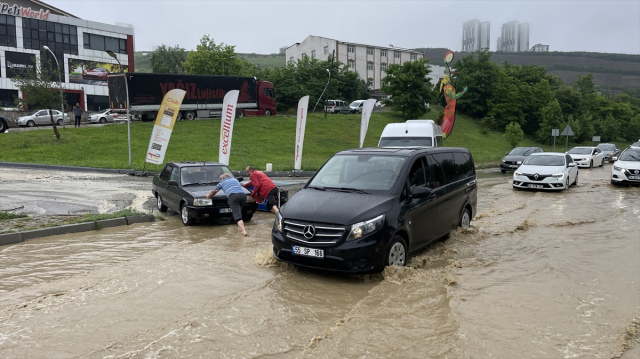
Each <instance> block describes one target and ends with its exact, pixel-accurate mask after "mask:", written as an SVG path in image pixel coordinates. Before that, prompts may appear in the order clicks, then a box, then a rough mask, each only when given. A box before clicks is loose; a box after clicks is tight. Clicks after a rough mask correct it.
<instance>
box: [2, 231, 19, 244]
mask: <svg viewBox="0 0 640 359" xmlns="http://www.w3.org/2000/svg"><path fill="white" fill-rule="evenodd" d="M20 242H22V232H18V233H7V234H0V246H4V245H7V244H16V243H20Z"/></svg>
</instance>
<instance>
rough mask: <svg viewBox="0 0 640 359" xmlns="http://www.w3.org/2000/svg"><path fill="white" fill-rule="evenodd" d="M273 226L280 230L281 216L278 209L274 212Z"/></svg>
mask: <svg viewBox="0 0 640 359" xmlns="http://www.w3.org/2000/svg"><path fill="white" fill-rule="evenodd" d="M273 226H274V227H276V229H277V230H278V232H282V216H281V215H280V211H278V213H276V220H275V222H274V223H273Z"/></svg>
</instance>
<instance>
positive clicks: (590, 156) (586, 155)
mask: <svg viewBox="0 0 640 359" xmlns="http://www.w3.org/2000/svg"><path fill="white" fill-rule="evenodd" d="M567 154H569V156H571V158H573V160H574V161H575V162H576V165H577V166H578V167H588V168H592V167H593V165H594V164H595V165H596V166H598V167H602V166H604V153H602V151H601V150H600V149H599V148H597V147H574V148H572V149H570V150H569V152H567Z"/></svg>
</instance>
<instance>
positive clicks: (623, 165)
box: [611, 148, 640, 184]
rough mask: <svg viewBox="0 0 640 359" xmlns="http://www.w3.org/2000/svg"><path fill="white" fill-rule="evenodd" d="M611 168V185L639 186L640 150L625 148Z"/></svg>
mask: <svg viewBox="0 0 640 359" xmlns="http://www.w3.org/2000/svg"><path fill="white" fill-rule="evenodd" d="M614 159H615V160H616V162H614V163H613V168H611V183H612V184H640V148H627V149H626V150H625V151H624V152H622V154H621V155H620V157H618V158H616V157H614Z"/></svg>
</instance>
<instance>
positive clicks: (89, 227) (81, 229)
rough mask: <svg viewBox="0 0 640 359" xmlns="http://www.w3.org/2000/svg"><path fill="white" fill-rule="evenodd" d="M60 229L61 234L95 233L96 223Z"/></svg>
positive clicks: (61, 227) (78, 224)
mask: <svg viewBox="0 0 640 359" xmlns="http://www.w3.org/2000/svg"><path fill="white" fill-rule="evenodd" d="M59 228H60V234H67V233H80V232H88V231H95V229H96V223H95V222H86V223H76V224H67V225H64V226H60V227H59Z"/></svg>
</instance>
